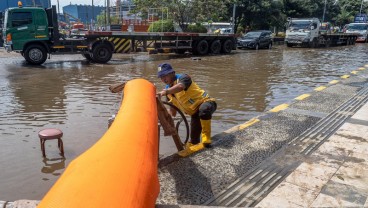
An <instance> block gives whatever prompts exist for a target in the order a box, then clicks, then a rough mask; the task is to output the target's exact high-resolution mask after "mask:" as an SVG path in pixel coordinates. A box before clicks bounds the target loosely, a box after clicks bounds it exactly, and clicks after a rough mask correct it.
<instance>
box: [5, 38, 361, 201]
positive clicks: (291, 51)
mask: <svg viewBox="0 0 368 208" xmlns="http://www.w3.org/2000/svg"><path fill="white" fill-rule="evenodd" d="M366 51H367V46H366V45H365V44H357V45H355V46H344V47H333V48H327V49H309V48H286V47H284V46H274V48H273V49H272V50H259V51H255V50H237V51H235V52H233V53H232V54H230V55H219V56H205V57H201V58H200V60H198V59H194V58H193V57H190V56H177V55H165V54H158V55H147V54H145V53H139V54H130V55H115V56H114V57H113V60H112V61H111V62H109V64H105V65H102V64H91V63H88V62H87V61H85V60H84V59H83V58H82V56H81V55H73V56H71V55H69V56H68V55H64V56H52V58H51V59H50V60H47V62H46V63H45V64H43V65H42V66H38V67H32V66H28V65H26V64H25V61H24V60H23V57H21V56H20V55H19V54H7V53H4V52H3V51H1V52H0V64H1V67H0V88H1V91H0V105H1V108H0V147H1V150H0V200H7V201H13V200H19V199H34V200H40V199H42V197H43V196H44V195H45V193H47V191H48V190H49V189H50V187H51V186H52V185H53V183H54V182H55V181H56V180H57V179H58V177H59V176H60V175H61V174H62V172H63V171H64V169H65V167H66V166H67V165H68V164H69V163H70V161H71V160H73V159H74V158H76V157H77V156H78V155H80V154H81V153H83V152H84V151H85V150H87V149H88V148H90V147H91V146H92V145H93V144H94V143H96V141H97V140H98V139H99V138H100V137H101V136H102V135H103V134H104V132H105V131H106V130H107V124H108V119H109V118H110V117H111V116H112V115H113V114H115V113H116V112H117V110H118V108H119V105H120V100H121V95H119V94H112V93H110V91H109V90H108V87H109V86H110V85H111V84H115V83H119V82H124V81H127V80H130V79H134V78H145V79H148V80H149V81H151V82H153V83H155V84H156V86H157V88H158V89H161V88H162V87H163V84H162V83H161V81H160V80H159V79H158V78H157V77H156V72H157V68H156V67H157V65H158V64H160V63H162V62H169V63H171V64H172V66H173V67H174V68H175V70H176V71H177V73H187V74H189V75H191V77H192V78H193V80H194V81H195V82H197V83H198V84H199V86H201V87H202V88H204V89H206V90H207V91H208V92H209V94H210V95H211V96H212V97H214V98H216V99H217V103H218V109H217V111H216V112H215V114H214V118H213V123H212V126H213V127H212V128H213V130H212V131H213V134H217V133H220V132H222V131H225V130H227V129H229V128H231V127H233V126H235V125H238V124H242V123H244V122H246V121H248V120H249V119H251V118H253V117H255V116H257V115H260V114H263V113H264V112H266V111H268V110H270V109H271V108H273V107H275V106H277V105H279V104H282V103H285V102H290V101H291V100H292V99H294V98H295V97H297V96H299V95H301V94H304V93H309V92H311V91H312V90H313V89H314V88H315V87H318V86H320V85H324V84H326V83H328V82H329V81H331V80H333V79H339V77H340V76H341V75H344V74H347V73H350V72H351V71H352V70H355V69H357V68H358V67H362V66H364V65H365V64H366V62H365V61H366V60H367V59H368V54H367V53H366ZM136 110H139V109H136ZM47 127H56V128H60V129H61V130H62V131H63V132H64V137H63V141H64V149H65V158H63V157H61V156H60V155H59V154H58V149H57V147H56V141H47V142H46V155H47V158H45V159H44V158H43V157H42V155H41V150H40V141H39V138H38V135H37V133H38V131H39V130H41V129H43V128H47ZM136 128H137V131H139V127H138V126H137V127H136ZM54 143H55V144H54ZM174 152H175V145H174V142H173V141H172V139H171V138H170V137H164V138H162V139H161V149H160V154H161V156H165V155H169V154H172V153H174ZM111 159H112V160H116V161H117V163H119V160H124V158H111ZM91 183H92V182H91Z"/></svg>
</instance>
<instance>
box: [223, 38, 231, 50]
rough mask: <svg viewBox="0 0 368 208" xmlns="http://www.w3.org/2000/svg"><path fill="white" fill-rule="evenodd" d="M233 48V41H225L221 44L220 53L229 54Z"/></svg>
mask: <svg viewBox="0 0 368 208" xmlns="http://www.w3.org/2000/svg"><path fill="white" fill-rule="evenodd" d="M232 48H233V41H231V40H230V39H227V40H225V42H223V43H222V48H221V52H222V53H230V52H231V50H232Z"/></svg>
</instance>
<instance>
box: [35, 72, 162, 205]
mask: <svg viewBox="0 0 368 208" xmlns="http://www.w3.org/2000/svg"><path fill="white" fill-rule="evenodd" d="M155 94H156V89H155V87H154V85H153V84H152V83H150V82H148V81H147V80H144V79H135V80H132V81H129V82H128V83H127V84H126V86H125V88H124V100H123V103H122V105H121V106H120V110H119V112H118V114H117V116H116V118H115V121H114V122H113V124H112V125H111V126H110V128H109V129H108V131H107V132H106V133H105V134H104V135H103V136H102V138H101V139H100V140H99V141H98V142H97V143H96V144H95V145H93V146H92V147H91V148H90V149H88V150H87V151H86V152H84V153H83V154H82V155H80V156H79V157H77V158H76V159H74V160H73V161H72V162H71V163H70V164H69V166H68V167H67V168H66V170H65V171H64V173H63V174H62V175H61V177H60V178H59V179H58V180H57V182H56V183H55V184H54V186H53V187H52V188H51V189H50V191H49V192H48V193H47V194H46V196H45V197H44V198H43V199H42V200H41V202H40V204H39V205H38V207H39V208H42V207H45V208H56V207H60V208H73V207H77V208H87V207H88V208H93V207H96V208H97V207H98V208H101V207H108V208H109V207H111V208H117V207H123V208H132V207H142V208H147V207H154V206H155V202H156V199H157V196H158V193H159V190H160V188H159V182H158V175H157V162H158V129H157V122H158V120H157V107H156V95H155Z"/></svg>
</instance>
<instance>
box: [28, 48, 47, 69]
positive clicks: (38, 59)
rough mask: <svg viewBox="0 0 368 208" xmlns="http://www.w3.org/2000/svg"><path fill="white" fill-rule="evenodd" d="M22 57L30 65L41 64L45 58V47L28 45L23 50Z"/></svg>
mask: <svg viewBox="0 0 368 208" xmlns="http://www.w3.org/2000/svg"><path fill="white" fill-rule="evenodd" d="M24 58H25V59H26V61H27V62H28V63H29V64H32V65H40V64H43V63H45V61H46V59H47V53H46V49H45V48H44V47H43V46H41V45H36V44H33V45H30V46H28V47H27V48H26V50H25V52H24Z"/></svg>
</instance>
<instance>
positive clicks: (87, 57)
mask: <svg viewBox="0 0 368 208" xmlns="http://www.w3.org/2000/svg"><path fill="white" fill-rule="evenodd" d="M82 56H83V57H84V58H86V59H87V60H88V61H92V60H93V59H92V57H91V55H90V54H89V53H82Z"/></svg>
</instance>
